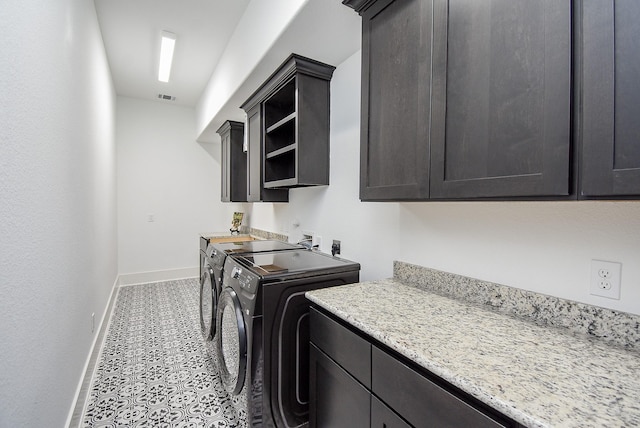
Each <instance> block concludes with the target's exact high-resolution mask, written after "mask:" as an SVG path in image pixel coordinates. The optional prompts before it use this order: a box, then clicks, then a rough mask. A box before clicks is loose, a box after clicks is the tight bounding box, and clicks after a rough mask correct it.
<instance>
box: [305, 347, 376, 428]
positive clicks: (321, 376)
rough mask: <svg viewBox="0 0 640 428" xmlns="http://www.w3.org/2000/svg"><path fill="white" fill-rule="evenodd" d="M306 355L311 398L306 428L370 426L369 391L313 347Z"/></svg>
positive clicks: (355, 427)
mask: <svg viewBox="0 0 640 428" xmlns="http://www.w3.org/2000/svg"><path fill="white" fill-rule="evenodd" d="M309 355H310V362H309V371H310V376H311V382H310V391H311V397H312V398H311V402H310V406H309V412H310V416H309V426H311V427H327V428H329V427H331V428H367V427H369V426H370V423H371V419H370V414H371V410H370V397H371V394H370V393H369V391H368V390H367V389H366V388H365V387H364V386H362V385H361V384H360V383H358V381H357V380H356V379H355V378H353V377H352V376H351V375H350V374H349V373H347V372H346V371H345V370H344V369H343V368H342V367H340V366H339V365H338V364H337V363H336V362H335V361H333V360H332V359H331V358H329V357H328V356H327V355H326V354H325V353H324V352H322V351H320V350H319V349H318V348H317V347H316V346H315V345H313V344H311V347H310V350H309Z"/></svg>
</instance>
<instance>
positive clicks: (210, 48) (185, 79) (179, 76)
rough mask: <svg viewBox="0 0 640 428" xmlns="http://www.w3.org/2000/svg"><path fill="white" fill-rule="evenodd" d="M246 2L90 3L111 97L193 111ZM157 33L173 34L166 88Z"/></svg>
mask: <svg viewBox="0 0 640 428" xmlns="http://www.w3.org/2000/svg"><path fill="white" fill-rule="evenodd" d="M249 2H250V0H180V1H176V0H94V3H95V5H96V12H97V15H98V21H99V23H100V29H101V31H102V38H103V40H104V45H105V49H106V52H107V58H108V61H109V66H110V67H111V74H112V76H113V81H114V85H115V88H116V93H117V94H118V95H123V96H128V97H133V98H141V99H148V100H158V94H165V95H171V96H174V97H175V98H176V99H175V101H172V102H173V103H175V104H180V105H184V106H190V107H194V106H195V105H196V103H197V102H198V99H199V98H200V95H201V94H202V92H203V89H204V87H205V86H206V85H207V82H208V81H209V78H210V77H211V73H212V72H213V70H214V68H215V66H216V64H217V62H218V60H219V58H220V56H221V55H222V53H223V52H224V48H225V46H226V45H227V42H228V41H229V38H230V37H231V35H232V34H233V31H234V29H235V27H236V25H237V23H238V21H239V20H240V18H241V17H242V14H243V13H244V11H245V9H246V7H247V5H248V4H249ZM163 30H166V31H169V32H172V33H174V34H176V49H175V55H174V60H173V66H172V69H171V78H170V80H169V83H162V82H160V81H158V60H159V55H160V34H161V32H162V31H163ZM165 102H168V101H165Z"/></svg>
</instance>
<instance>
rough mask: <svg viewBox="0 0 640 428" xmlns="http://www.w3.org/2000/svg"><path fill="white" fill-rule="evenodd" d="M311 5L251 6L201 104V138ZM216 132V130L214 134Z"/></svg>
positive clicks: (292, 0)
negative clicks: (298, 15) (255, 69)
mask: <svg viewBox="0 0 640 428" xmlns="http://www.w3.org/2000/svg"><path fill="white" fill-rule="evenodd" d="M307 1H308V0H270V1H268V2H264V1H252V2H250V3H249V5H248V6H247V9H246V10H245V12H244V14H243V15H242V18H241V19H240V21H239V22H238V26H237V27H236V30H235V31H234V33H233V35H232V36H231V38H230V39H229V43H228V44H227V47H226V49H225V51H224V53H223V54H222V57H221V58H220V61H219V62H218V65H217V66H216V69H215V70H214V72H213V75H212V76H211V79H210V80H209V83H208V84H207V87H206V88H205V90H204V92H203V94H202V96H201V97H200V101H199V102H198V107H197V135H200V134H201V133H202V132H203V131H204V129H205V128H206V127H207V125H209V122H210V121H211V119H212V118H213V117H214V116H215V115H216V114H217V113H218V112H219V111H220V109H221V108H222V106H223V105H224V104H225V102H226V101H227V100H228V99H229V98H230V97H231V96H232V95H233V94H234V92H235V91H236V90H238V88H239V87H240V85H241V84H242V83H243V82H244V81H245V80H246V78H247V77H248V76H249V74H250V73H251V72H252V71H253V69H254V68H255V67H256V65H257V64H258V62H259V61H260V60H261V59H262V56H263V55H264V52H266V51H268V50H269V47H270V46H271V45H272V44H273V43H274V41H275V40H276V39H277V38H278V36H279V35H280V33H281V32H282V31H283V29H284V28H286V26H287V25H288V24H289V21H291V19H293V17H294V16H295V14H296V13H298V11H299V9H300V8H301V7H302V6H303V5H304V3H306V2H307ZM256 89H257V88H256ZM238 107H240V106H238ZM213 132H215V129H212V130H211V133H213Z"/></svg>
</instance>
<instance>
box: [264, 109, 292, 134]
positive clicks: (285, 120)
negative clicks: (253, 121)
mask: <svg viewBox="0 0 640 428" xmlns="http://www.w3.org/2000/svg"><path fill="white" fill-rule="evenodd" d="M296 116H297V114H296V112H295V111H294V112H293V113H291V114H289V115H287V116H285V117H284V118H282V119H280V120H279V121H277V122H276V123H274V124H273V125H271V126H270V127H268V128H267V134H269V133H271V132H273V131H275V130H276V129H278V128H280V127H281V126H282V125H284V124H286V123H288V122H289V121H291V120H294V119H295V118H296Z"/></svg>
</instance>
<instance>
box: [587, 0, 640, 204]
mask: <svg viewBox="0 0 640 428" xmlns="http://www.w3.org/2000/svg"><path fill="white" fill-rule="evenodd" d="M582 8H583V9H582V13H583V15H582V17H583V19H582V52H581V53H582V67H583V68H582V70H583V72H582V79H583V81H582V97H583V98H582V117H581V124H582V126H581V139H582V147H581V155H582V159H581V170H580V196H581V197H585V198H588V197H607V196H640V102H639V101H638V100H640V78H639V76H640V51H639V49H638V40H640V2H638V1H637V0H615V2H614V1H613V0H584V1H583V2H582Z"/></svg>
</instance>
